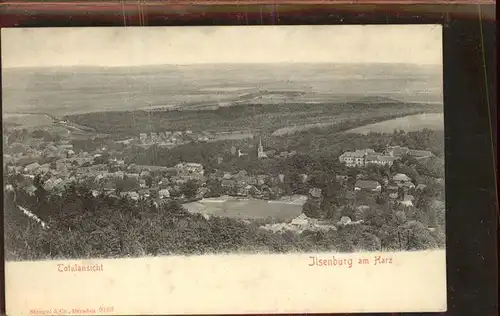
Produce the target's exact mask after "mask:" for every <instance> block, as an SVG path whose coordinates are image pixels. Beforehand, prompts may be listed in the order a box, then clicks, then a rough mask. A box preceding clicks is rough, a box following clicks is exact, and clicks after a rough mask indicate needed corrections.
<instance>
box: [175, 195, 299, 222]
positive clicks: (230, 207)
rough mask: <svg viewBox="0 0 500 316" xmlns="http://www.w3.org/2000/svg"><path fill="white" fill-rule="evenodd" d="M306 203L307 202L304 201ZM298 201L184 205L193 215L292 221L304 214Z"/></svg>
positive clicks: (209, 201)
mask: <svg viewBox="0 0 500 316" xmlns="http://www.w3.org/2000/svg"><path fill="white" fill-rule="evenodd" d="M304 201H305V200H304ZM304 201H302V203H299V202H298V201H293V202H286V201H264V200H257V199H239V198H232V197H228V198H224V197H221V198H214V199H203V200H200V201H198V202H191V203H187V204H184V207H185V208H186V209H187V210H188V211H189V212H191V213H199V214H206V215H211V216H219V217H230V218H240V219H257V218H273V219H277V220H281V221H290V220H292V219H294V218H295V217H297V216H299V215H300V214H301V213H302V204H303V202H304Z"/></svg>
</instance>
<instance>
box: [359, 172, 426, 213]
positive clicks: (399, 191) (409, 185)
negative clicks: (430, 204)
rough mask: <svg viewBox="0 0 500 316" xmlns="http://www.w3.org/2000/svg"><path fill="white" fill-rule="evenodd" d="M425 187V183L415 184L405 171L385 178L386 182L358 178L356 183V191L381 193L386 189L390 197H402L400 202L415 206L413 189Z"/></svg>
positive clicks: (394, 198) (419, 189) (418, 189)
mask: <svg viewBox="0 0 500 316" xmlns="http://www.w3.org/2000/svg"><path fill="white" fill-rule="evenodd" d="M425 188H426V185H425V184H418V185H417V186H415V184H414V183H413V182H412V179H411V178H410V177H408V176H407V175H406V174H403V173H398V174H396V175H394V176H393V177H392V178H391V179H390V180H389V179H384V183H379V182H378V181H375V180H365V179H358V180H357V181H356V183H355V184H354V191H355V192H360V191H364V192H372V193H373V192H374V193H380V192H382V190H384V191H385V192H386V193H387V195H388V197H389V198H390V199H392V200H396V199H398V198H400V200H399V202H398V203H400V204H402V205H404V206H413V201H414V200H415V198H414V197H413V195H411V194H410V193H411V192H412V191H414V190H417V191H421V190H423V189H425Z"/></svg>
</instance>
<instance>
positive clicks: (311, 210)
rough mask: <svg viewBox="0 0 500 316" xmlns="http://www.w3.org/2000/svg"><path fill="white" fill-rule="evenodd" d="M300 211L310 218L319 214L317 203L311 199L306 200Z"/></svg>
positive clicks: (317, 216)
mask: <svg viewBox="0 0 500 316" xmlns="http://www.w3.org/2000/svg"><path fill="white" fill-rule="evenodd" d="M302 212H303V213H304V214H305V215H306V216H307V217H311V218H319V217H320V216H321V214H320V209H319V206H318V204H317V203H315V202H313V201H311V200H308V201H306V202H305V203H304V205H302Z"/></svg>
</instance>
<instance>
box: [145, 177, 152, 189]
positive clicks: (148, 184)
mask: <svg viewBox="0 0 500 316" xmlns="http://www.w3.org/2000/svg"><path fill="white" fill-rule="evenodd" d="M145 180H146V186H147V187H148V188H150V187H152V186H153V177H151V176H147V177H146V179H145Z"/></svg>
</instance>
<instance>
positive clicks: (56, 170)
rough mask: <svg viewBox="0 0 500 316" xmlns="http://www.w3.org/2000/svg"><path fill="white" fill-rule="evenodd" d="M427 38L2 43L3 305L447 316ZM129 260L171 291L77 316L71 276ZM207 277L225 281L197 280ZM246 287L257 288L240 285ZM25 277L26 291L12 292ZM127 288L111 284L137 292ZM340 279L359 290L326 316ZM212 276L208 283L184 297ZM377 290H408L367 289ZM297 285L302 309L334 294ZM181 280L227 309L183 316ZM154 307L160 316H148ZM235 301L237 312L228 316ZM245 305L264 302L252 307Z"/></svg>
mask: <svg viewBox="0 0 500 316" xmlns="http://www.w3.org/2000/svg"><path fill="white" fill-rule="evenodd" d="M441 32H442V28H441V26H440V25H377V26H375V25H364V26H363V25H348V26H347V25H345V26H340V25H339V26H279V27H278V26H252V27H243V26H241V27H240V26H217V27H216V26H211V27H129V28H124V27H109V28H90V27H89V28H16V29H2V104H3V106H2V124H3V170H4V171H3V174H4V206H3V207H4V232H5V239H4V240H5V245H4V249H5V260H6V261H7V263H10V264H11V265H10V266H9V265H7V266H6V281H7V287H6V289H7V290H6V291H7V292H6V293H7V307H9V300H10V302H12V306H15V310H16V311H18V312H19V313H21V314H23V313H25V314H26V315H29V314H31V315H37V314H54V313H56V311H54V310H51V309H50V308H52V309H53V308H55V307H57V306H62V307H61V310H59V311H57V313H58V314H65V312H67V313H68V314H74V315H77V314H78V315H83V314H120V313H122V314H123V313H137V314H143V313H169V312H175V313H188V312H199V313H205V312H206V313H208V312H216V313H228V312H229V313H243V312H251V311H255V312H272V311H279V310H281V311H287V312H307V311H312V310H315V309H314V306H318V308H319V309H320V310H321V311H322V312H352V311H373V312H376V311H395V310H400V311H403V310H404V309H405V308H407V309H411V310H413V311H442V310H446V270H445V268H446V267H445V259H444V258H445V228H446V227H445V185H444V183H445V175H444V174H445V172H444V166H445V161H444V157H445V148H444V141H445V135H444V119H443V83H442V81H443V72H442V35H441ZM415 256H417V257H415ZM431 257H432V258H437V259H436V260H434V259H433V260H434V261H428V262H427V261H426V260H427V259H428V258H431ZM160 258H161V260H167V261H165V262H173V261H168V260H182V262H180V261H179V262H177V263H176V266H180V268H179V269H181V270H179V269H177V268H175V269H174V268H172V270H176V271H177V272H175V273H178V274H175V273H174V272H169V273H168V274H169V276H168V277H165V276H164V274H162V273H163V272H158V273H157V274H154V273H152V272H150V269H153V268H152V267H153V266H154V265H155V264H157V263H158V262H159V261H157V260H159V259H160ZM243 258H246V259H243ZM273 258H276V259H273ZM412 258H416V259H412ZM426 258H427V259H426ZM118 259H126V260H118ZM130 260H132V261H130ZM144 260H156V261H151V262H153V263H151V266H150V265H149V263H148V264H147V271H148V272H147V273H146V272H144V273H145V274H144V277H145V278H146V279H148V280H153V281H154V282H157V283H158V285H155V286H157V287H160V285H159V283H160V282H164V283H165V284H166V283H169V282H174V281H175V282H177V283H175V284H174V285H171V288H170V289H165V287H167V285H163V287H162V288H161V290H159V291H156V292H155V293H153V292H154V291H153V289H154V288H155V287H154V286H151V288H149V289H148V288H147V287H146V288H143V289H142V290H143V291H145V292H146V295H145V296H144V294H141V297H142V298H141V300H142V302H143V303H142V305H140V304H139V303H137V305H133V306H135V307H127V308H126V309H125V307H120V306H125V305H126V304H129V305H127V306H132V305H130V304H133V303H131V302H124V301H127V300H128V299H127V297H126V295H125V294H124V295H122V296H121V297H120V299H118V298H117V297H118V296H113V298H112V299H111V298H110V299H109V300H110V301H113V303H106V301H105V298H102V295H103V293H104V297H106V296H107V295H111V294H108V293H106V292H105V291H114V290H115V289H116V288H118V285H114V287H113V284H112V283H106V284H104V283H102V284H101V283H99V284H101V285H99V286H98V288H99V287H100V289H101V290H100V291H101V292H100V293H101V299H102V300H101V301H100V302H102V303H99V304H97V303H96V304H94V303H92V304H94V305H92V304H91V303H88V304H87V303H85V302H89V301H88V300H90V298H89V296H88V295H90V294H88V292H90V291H95V290H94V289H90V288H89V287H87V286H90V285H85V286H82V287H80V288H78V289H77V287H79V285H78V284H82V283H78V282H83V281H82V280H83V278H87V279H86V280H89V279H88V278H95V279H97V278H101V277H102V278H104V277H103V275H104V274H105V273H111V272H109V271H110V270H113V273H118V272H117V271H118V270H120V271H121V272H120V273H121V274H120V275H121V277H120V278H125V277H124V276H123V275H124V273H127V274H131V273H134V272H133V271H134V270H133V268H132V266H128V268H126V269H125V268H123V266H120V265H125V264H132V263H130V262H134V266H136V265H141V268H137V269H139V270H137V271H146V268H145V267H144V265H145V264H143V263H141V262H146V261H144ZM196 260H200V261H199V262H200V263H196V262H198V261H196ZM201 260H204V261H201ZM259 260H265V262H268V263H269V264H268V263H266V264H264V263H259V262H261V261H259ZM429 260H430V259H429ZM299 261H300V262H299ZM125 262H128V263H125ZM148 262H149V261H148ZM202 262H203V263H202ZM219 262H222V263H221V266H224V267H225V268H224V269H225V270H224V271H225V272H223V271H222V270H217V271H215V270H213V269H217V268H214V266H217V265H219ZM262 262H263V261H262ZM297 262H299V263H297ZM426 262H427V263H426ZM278 263H279V264H278ZM37 264H38V265H37ZM158 264H159V263H158ZM172 264H173V263H172ZM29 265H32V266H29ZM35 265H36V266H35ZM296 265H299V266H300V269H299V268H297V269H294V268H293V267H295V266H296ZM363 265H366V267H362V266H363ZM28 266H29V267H32V268H28ZM264 266H265V267H266V268H264ZM111 267H113V268H111ZM120 267H122V268H120ZM197 267H198V268H197ZM231 267H232V268H231ZM368 267H369V268H370V269H372V270H366V269H368ZM429 267H432V268H429ZM377 268H379V269H380V270H375V269H377ZM405 268H408V269H411V272H410V270H407V272H405V271H406V270H404V269H405ZM134 269H135V268H134ZM141 269H142V270H141ZM158 269H160V268H158ZM201 269H205V273H204V275H203V276H201ZM233 269H234V270H233ZM238 269H239V270H238ZM252 269H257V270H259V269H269V271H271V270H272V271H271V272H269V271H267V270H262V271H261V272H259V273H260V274H259V276H258V277H257V280H256V279H254V278H252V277H251V276H252V275H253V274H252V273H251V272H249V271H250V270H252ZM318 269H319V270H318ZM356 269H358V270H357V271H358V272H356ZM363 269H364V270H363ZM45 270H47V271H49V270H50V271H49V272H46V273H47V275H53V276H55V277H57V280H60V279H62V278H65V277H66V278H68V279H66V280H64V281H60V282H61V284H64V285H62V286H61V288H60V289H59V290H58V291H56V290H54V289H52V287H50V288H48V287H47V285H45V286H46V287H44V285H43V284H46V283H45V282H51V281H50V279H49V277H48V276H47V277H44V276H43V274H45V272H43V271H45ZM242 270H243V271H242ZM22 271H24V272H22ZM26 271H28V272H26ZM30 271H37V276H36V277H35V276H34V275H35V274H34V273H35V272H30ZM180 271H182V274H181V272H180ZM245 271H246V272H245ZM259 271H260V270H259ZM266 271H267V272H266ZM280 271H281V272H280ZM308 271H310V272H308ZM326 271H335V272H326ZM346 271H349V272H346ZM360 271H363V272H360ZM379 271H380V272H379ZM23 273H24V274H25V275H32V277H33V279H31V277H30V278H29V279H28V277H25V278H24V277H23V279H22V280H25V282H24V284H20V283H19V280H20V279H16V278H21V275H24V274H23ZM26 273H28V274H26ZM99 273H100V274H99ZM137 273H138V276H137V277H134V280H127V281H123V280H121V281H120V282H128V283H127V284H128V285H127V286H130V287H132V286H133V284H135V285H138V284H139V283H137V282H142V281H138V280H136V279H137V278H140V277H141V275H142V274H141V273H142V272H137ZM171 273H173V274H175V276H174V275H173V274H171ZM224 273H225V274H226V278H224ZM245 273H247V278H248V279H244V277H242V278H238V277H236V275H241V274H245ZM308 273H311V274H308ZM328 273H335V277H334V276H333V274H332V275H331V276H328ZM346 273H348V275H349V276H350V277H357V278H358V281H357V282H354V283H350V284H349V285H346V287H347V288H348V289H347V290H346V292H345V293H344V294H342V295H346V296H347V295H351V296H350V298H344V300H345V301H344V303H335V302H331V301H330V300H329V299H327V300H326V301H325V297H328V296H330V295H339V294H337V292H335V291H342V289H340V288H339V286H341V284H344V283H345V284H347V283H349V282H350V281H349V280H348V279H346V278H347V274H346ZM378 273H380V275H378ZM210 274H212V276H214V278H215V276H219V277H220V278H219V279H218V281H217V282H216V283H209V281H200V280H202V279H203V280H208V278H209V277H210ZM295 274H297V275H300V276H297V275H295ZM341 274H344V276H343V277H342V276H341ZM391 274H393V275H394V278H396V277H397V278H398V282H399V284H400V285H402V286H404V287H405V288H406V287H411V288H412V289H404V290H403V289H399V290H398V289H397V288H391V289H389V287H390V286H389V284H386V285H384V284H382V283H384V282H383V280H387V282H388V283H390V280H391V277H390V276H389V275H391ZM99 275H101V277H100V276H99ZM231 275H233V277H232V280H233V281H231V280H230V278H231ZM271 275H272V276H271ZM377 275H378V276H377ZM377 277H378V278H379V279H377V280H378V281H375V280H374V279H371V278H377ZM69 278H72V279H69ZM106 278H108V279H113V280H114V278H119V277H118V274H116V276H115V277H111V276H107V277H106ZM294 278H296V281H295V282H297V283H299V284H295V285H293V289H297V288H298V287H299V285H300V283H301V282H302V280H304V279H307V280H308V281H307V282H309V283H307V282H305V283H302V284H303V285H304V286H305V287H307V289H309V290H307V289H302V290H301V291H302V292H303V291H306V290H307V291H312V292H313V293H320V292H321V291H323V289H324V288H331V289H332V291H334V292H328V293H329V294H328V295H326V294H323V292H321V293H322V294H321V295H320V296H318V297H317V298H311V297H308V296H307V295H305V294H304V293H305V292H303V293H302V294H301V292H296V293H295V294H293V293H291V291H288V290H285V288H286V287H287V285H286V284H288V283H287V282H293V280H288V279H294ZM329 278H330V281H327V280H326V279H329ZM334 278H337V279H334ZM181 279H183V280H184V281H183V282H185V283H190V284H191V285H190V286H192V287H191V290H193V289H194V291H195V292H193V294H195V293H199V295H200V296H201V295H206V292H210V291H211V290H214V291H216V292H217V291H219V292H220V293H222V292H223V291H225V292H224V293H226V295H229V296H228V297H227V298H230V297H231V296H230V295H234V297H235V303H229V302H225V303H224V304H226V305H224V306H227V308H224V307H221V306H222V305H221V304H222V303H221V301H220V298H217V299H212V301H211V303H212V304H213V306H211V307H208V305H207V304H209V303H203V302H205V301H204V300H203V299H201V300H202V301H203V302H201V303H200V304H201V305H200V306H205V309H203V310H202V309H197V307H193V306H192V302H191V303H189V302H188V298H187V297H186V296H188V295H189V293H188V292H189V291H188V290H187V288H186V287H185V286H186V285H182V286H181V285H178V283H180V282H181V281H180V280H181ZM282 279H287V281H286V282H284V283H281V285H272V287H270V288H268V289H267V291H266V286H265V284H270V282H280V280H282ZM321 279H325V280H323V281H322V280H321ZM28 280H30V281H28ZM71 280H73V281H71ZM273 280H274V281H273ZM381 280H382V282H381V283H377V284H380V285H379V286H380V287H381V288H387V289H386V290H383V289H381V290H380V292H379V293H377V291H375V292H374V291H373V290H374V288H373V284H375V283H373V284H371V283H372V282H379V281H381ZM31 282H34V283H36V284H38V285H37V286H35V285H34V286H33V288H35V289H34V290H33V289H31V290H30V291H32V292H30V293H43V292H44V291H48V292H51V293H56V292H57V293H59V294H60V293H61V292H62V291H63V289H65V291H71V289H75V290H76V291H77V293H80V296H83V297H80V300H79V301H74V302H75V303H74V304H73V303H72V304H66V302H65V301H63V300H62V299H61V300H60V301H57V300H56V298H55V294H53V296H51V297H52V298H51V302H52V305H50V306H48V305H47V304H45V305H43V302H44V301H42V300H38V299H37V300H36V301H37V302H38V303H37V304H38V305H36V304H35V303H33V306H31V305H30V306H26V302H25V301H23V300H21V299H20V298H15V299H14V297H13V295H14V293H20V292H23V291H25V290H26V289H27V288H28V287H29V285H28V283H31ZM85 282H86V281H85ZM89 282H90V281H89ZM96 282H97V281H96ZM99 282H100V281H99ZM102 282H104V281H102ZM106 282H107V281H106ZM210 282H212V281H210ZM213 282H215V281H213ZM245 282H246V283H245ZM257 282H258V283H259V285H256V283H257ZM314 282H316V283H314ZM321 282H323V283H321ZM328 282H329V283H328ZM332 282H333V283H332ZM412 282H413V283H412ZM14 283H15V285H14ZM21 283H22V282H21ZM85 284H87V283H85ZM89 284H90V283H89ZM116 284H120V283H119V282H118V281H117V283H116ZM140 284H142V285H141V286H143V285H144V283H140ZM172 284H173V283H172ZM200 284H201V285H200ZM221 284H222V285H221ZM314 284H316V286H315V285H314ZM332 284H336V285H335V286H333V287H332ZM353 284H354V285H353ZM356 284H357V286H356ZM9 286H10V287H11V289H12V290H11V293H12V294H9ZM124 286H125V285H124V284H122V287H121V288H120V290H121V291H125V289H124V288H123V287H124ZM145 286H147V285H145ZM183 286H184V287H183ZM358 286H359V287H366V286H369V287H371V290H370V291H369V292H368V291H366V290H362V291H360V289H359V287H358ZM311 287H317V289H316V290H311ZM180 288H182V289H184V292H182V293H183V294H182V293H178V294H175V293H176V292H175V291H176V289H177V291H181V290H180ZM221 288H223V289H225V290H221ZM236 288H237V289H241V291H240V292H238V290H237V289H236ZM230 289H232V290H230ZM235 289H236V290H235ZM280 289H283V292H281V294H275V292H279V291H280ZM98 290H99V289H98ZM257 290H258V291H260V292H259V293H257V294H254V293H256V292H257ZM263 290H264V291H263ZM271 290H273V292H271ZM33 291H34V292H33ZM54 291H56V292H54ZM133 291H136V290H133ZM359 291H360V292H359ZM356 292H358V293H359V295H360V296H361V297H355V294H356ZM394 292H400V293H399V294H398V295H399V296H398V297H399V302H393V300H391V299H389V298H384V300H385V302H386V303H387V304H389V303H391V302H392V303H393V304H394V307H391V306H392V305H391V306H388V305H387V304H386V305H383V304H382V305H380V306H381V307H379V308H377V307H374V306H376V305H374V304H375V302H374V301H373V299H375V298H380V296H382V295H384V293H385V294H388V293H394ZM25 293H26V292H25ZM130 293H132V292H130ZM134 293H138V292H134ZM161 293H170V294H168V295H170V296H168V295H167V294H165V295H166V296H165V297H169V299H170V298H171V300H172V302H173V301H175V302H176V303H168V304H167V303H163V305H161V298H160V297H159V296H160V294H161ZM172 293H173V294H172ZM238 293H240V294H241V293H245V295H249V297H247V298H248V300H247V301H245V304H243V305H244V306H247V307H248V308H250V306H252V308H253V309H248V308H247V309H245V307H244V306H243V305H242V307H241V308H240V309H238V305H237V304H236V303H238V302H240V303H241V300H242V299H243V298H241V297H239V296H238V295H239V294H238ZM249 293H252V294H249ZM324 293H326V292H324ZM346 293H347V294H346ZM374 294H375V295H374ZM51 295H52V294H51ZM65 295H68V294H65ZM127 295H129V294H127ZM148 295H151V297H150V298H149V299H148V298H147V296H148ZM176 295H177V296H176ZM213 295H216V294H213ZM261 295H267V296H269V297H268V298H266V299H264V300H262V301H261V303H257V304H254V305H252V303H251V302H250V301H251V300H249V298H252V297H253V298H255V299H256V300H257V299H258V298H259V297H261ZM273 295H282V296H283V297H281V296H280V297H274V301H273ZM294 295H295V296H294ZM300 295H303V296H304V295H305V298H300V299H298V300H297V301H296V303H294V304H295V305H294V304H291V303H290V300H294V299H296V298H297V297H299V296H300ZM370 295H372V296H373V295H374V296H375V298H369V296H370ZM413 295H423V296H424V297H423V298H421V297H419V298H418V299H417V297H416V296H413ZM66 297H67V298H68V297H69V296H66ZM92 297H94V296H92ZM96 297H97V296H96ZM175 297H177V298H179V297H182V299H174V298H175ZM398 297H396V299H394V298H395V297H394V296H393V297H392V298H393V299H394V301H397V300H398ZM320 298H322V303H321V304H323V305H321V306H319V305H318V304H320V303H319V299H320ZM420 299H422V300H421V301H420ZM426 299H427V300H428V301H429V303H428V304H427V303H424V301H425V300H426ZM86 300H87V301H86ZM148 300H149V301H148ZM151 300H154V304H156V305H154V306H157V307H154V309H148V308H147V307H146V305H147V304H148V302H149V303H151ZM356 300H357V301H358V305H357V307H355V306H356V305H353V304H355V301H356ZM206 301H207V302H208V301H209V299H206ZM57 302H59V303H57ZM276 302H281V303H280V304H283V302H288V303H287V304H291V305H290V306H291V307H290V309H286V308H285V307H284V306H281V305H280V307H278V306H274V305H273V304H275V303H276ZM347 302H352V304H351V305H349V304H348V303H347ZM363 302H365V303H366V304H365V305H363ZM30 304H31V303H30ZM106 304H107V305H106ZM124 304H125V305H124ZM152 304H153V303H152ZM169 304H170V305H169ZM176 304H177V305H176ZM203 304H205V305H203ZM217 304H220V305H219V306H218V307H217V306H216V305H217ZM233 304H234V305H233ZM315 304H316V305H315ZM329 304H330V305H329ZM335 304H338V306H337V307H336V306H335ZM419 304H420V305H419ZM160 305H161V306H160ZM166 305H169V307H167V306H166ZM174 305H175V307H173V306H174ZM139 306H141V307H139ZM48 307H50V308H48ZM57 308H59V307H57ZM200 308H202V307H200ZM280 308H282V309H280Z"/></svg>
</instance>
